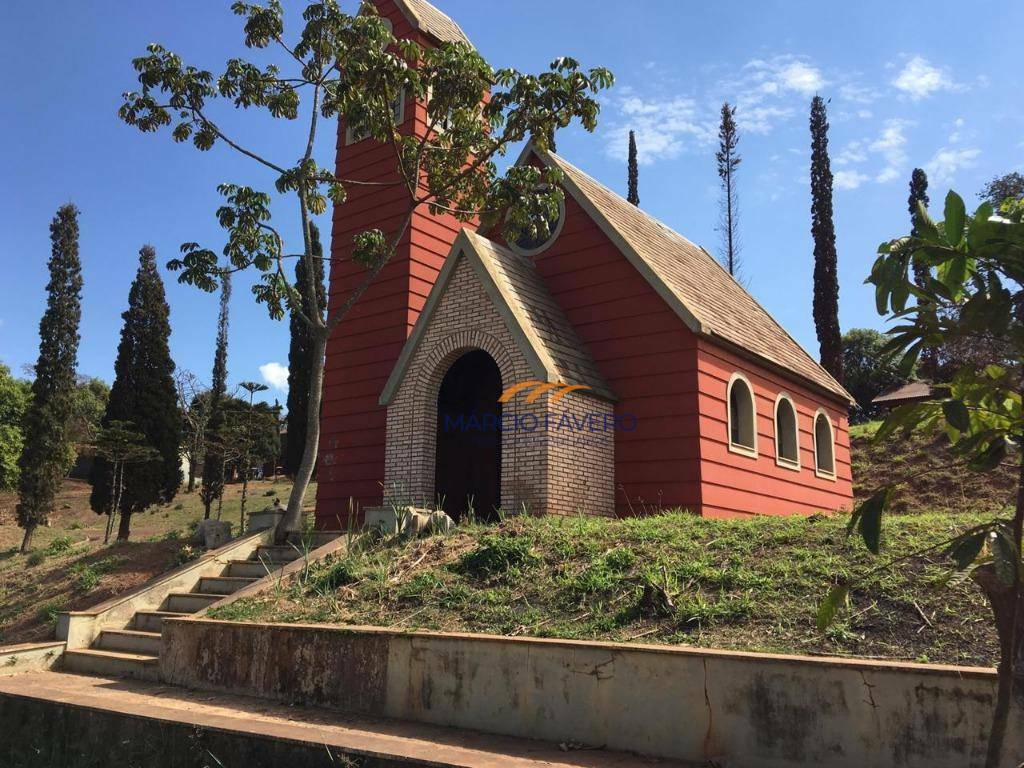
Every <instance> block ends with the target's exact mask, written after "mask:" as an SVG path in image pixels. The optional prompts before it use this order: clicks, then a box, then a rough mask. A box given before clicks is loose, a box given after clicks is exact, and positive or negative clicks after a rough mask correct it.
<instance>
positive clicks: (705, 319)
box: [519, 145, 854, 403]
mask: <svg viewBox="0 0 1024 768" xmlns="http://www.w3.org/2000/svg"><path fill="white" fill-rule="evenodd" d="M531 152H532V153H533V154H534V155H536V156H537V157H538V158H539V159H540V160H541V161H542V162H543V163H545V164H547V165H549V166H554V167H557V168H559V169H561V171H562V173H563V174H564V176H565V182H564V186H565V188H566V190H567V191H568V192H569V193H570V194H571V195H572V196H573V197H574V199H575V200H576V202H577V203H579V204H580V205H581V206H582V207H583V208H584V210H586V211H587V212H588V213H589V214H590V216H591V217H592V218H593V219H594V220H595V222H596V223H597V224H598V226H600V227H601V229H602V230H603V231H604V233H605V234H606V235H607V236H608V237H609V239H611V240H612V242H614V243H615V244H616V245H617V246H618V247H619V249H620V250H621V251H622V252H623V255H625V256H626V257H627V258H628V259H629V260H630V261H631V262H632V263H633V265H634V266H635V267H636V268H637V269H638V270H639V271H640V273H641V274H642V275H643V276H644V277H645V278H646V279H647V280H648V282H649V283H650V284H651V285H652V286H653V287H654V289H655V290H656V291H658V293H659V294H660V295H661V296H662V298H664V299H665V300H666V301H667V302H668V303H669V305H670V306H671V307H672V308H673V309H674V310H675V311H676V313H677V314H678V315H679V316H680V317H681V318H682V319H683V321H684V322H685V323H686V324H687V325H688V326H689V327H690V329H691V330H693V331H694V332H695V333H697V334H699V335H702V336H706V337H708V338H710V339H712V340H718V341H720V342H724V343H725V344H726V345H727V346H730V347H733V348H735V349H736V350H737V351H739V352H741V353H743V352H745V353H748V354H750V355H753V356H755V357H756V358H759V359H761V360H763V361H765V362H767V363H769V364H771V365H772V366H774V367H776V368H779V369H782V370H783V371H787V372H790V373H792V374H796V375H797V376H798V377H800V378H801V379H803V380H805V381H807V382H809V383H811V384H812V385H813V386H814V387H815V388H817V389H819V390H824V391H826V392H828V393H830V394H832V395H834V396H836V397H837V398H839V399H842V400H845V401H846V402H849V403H852V402H854V398H853V397H852V396H851V395H850V393H849V392H847V391H846V389H844V388H843V386H842V385H841V384H839V382H837V381H836V380H835V379H834V378H833V377H832V376H831V375H830V374H829V373H828V371H826V370H825V369H824V368H822V367H821V365H820V364H819V363H818V362H817V361H816V360H815V359H814V358H812V357H811V356H810V355H809V354H808V353H807V352H806V350H804V348H803V347H801V346H800V344H798V343H797V342H796V340H795V339H794V338H793V337H792V336H790V335H789V334H788V333H787V332H786V331H785V329H784V328H783V327H782V326H781V325H779V323H778V322H776V321H775V319H774V318H773V317H772V316H771V315H770V314H768V312H767V310H765V309H764V307H762V306H761V305H760V304H759V303H758V302H757V301H756V300H755V299H754V297H753V296H751V295H750V294H749V293H747V291H746V290H745V289H744V288H743V286H741V285H740V284H739V283H738V282H736V280H735V279H734V278H733V277H732V276H731V275H730V274H729V273H728V272H727V271H726V270H725V269H723V268H722V266H721V264H719V263H718V261H717V260H716V259H715V258H714V257H712V256H711V255H710V254H709V253H708V252H707V251H705V250H704V249H703V248H700V247H699V246H696V245H694V244H693V243H691V242H690V241H689V240H687V239H686V238H685V237H683V236H682V235H680V234H679V233H678V232H675V231H673V230H672V229H670V228H669V227H667V226H665V225H664V224H662V223H661V222H660V221H658V220H657V219H655V218H653V217H652V216H650V215H648V214H646V213H644V212H643V211H642V210H640V208H638V207H637V206H635V205H633V204H632V203H630V202H629V201H627V200H626V199H625V198H623V197H621V196H620V195H618V194H616V193H615V192H613V191H612V190H610V189H608V188H607V187H605V186H604V185H602V184H600V183H598V182H597V181H595V180H594V179H593V178H591V177H590V176H588V175H587V174H586V173H584V172H583V171H581V170H580V169H579V168H577V167H575V166H574V165H572V164H571V163H568V162H567V161H566V160H564V159H563V158H561V157H559V156H558V155H555V154H553V153H549V152H544V151H541V150H539V149H537V148H536V147H533V146H532V145H530V146H528V147H527V149H526V150H524V152H523V156H522V157H521V158H520V161H519V162H525V161H527V160H528V157H529V155H530V153H531Z"/></svg>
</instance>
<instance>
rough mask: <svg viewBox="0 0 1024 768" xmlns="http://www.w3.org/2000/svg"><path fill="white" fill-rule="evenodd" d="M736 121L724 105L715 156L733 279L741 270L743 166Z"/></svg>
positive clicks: (727, 258)
mask: <svg viewBox="0 0 1024 768" xmlns="http://www.w3.org/2000/svg"><path fill="white" fill-rule="evenodd" d="M735 118H736V107H733V106H730V105H729V102H725V103H724V104H722V121H721V124H720V125H719V126H718V151H717V152H716V153H715V161H716V162H717V164H718V178H719V179H721V181H722V201H721V208H722V213H721V216H722V220H721V223H720V224H719V229H720V231H721V233H722V261H723V262H724V263H725V266H726V268H727V269H728V270H729V274H730V275H732V276H733V277H735V276H736V273H737V272H739V268H740V261H739V238H738V236H737V224H738V219H739V209H738V207H737V201H736V169H737V168H739V165H740V155H739V153H738V152H737V151H736V148H737V146H738V145H739V143H740V135H739V131H738V130H737V129H736V119H735Z"/></svg>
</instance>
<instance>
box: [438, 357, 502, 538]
mask: <svg viewBox="0 0 1024 768" xmlns="http://www.w3.org/2000/svg"><path fill="white" fill-rule="evenodd" d="M500 396H501V371H500V370H499V368H498V365H497V363H495V362H494V358H492V357H491V356H490V355H489V354H487V353H486V352H484V351H483V350H482V349H477V350H474V351H472V352H467V353H466V354H464V355H462V357H460V358H459V359H457V360H456V361H455V362H454V363H453V364H452V366H451V368H449V369H448V372H447V373H446V374H445V375H444V379H443V380H442V381H441V389H440V392H439V393H438V396H437V456H436V463H435V464H434V466H435V471H434V486H435V493H436V497H437V499H438V503H439V504H441V506H442V507H443V509H444V511H445V512H447V513H448V514H449V515H451V516H452V517H453V518H454V519H456V520H459V519H460V518H462V517H464V516H465V514H466V512H467V511H468V510H469V508H470V506H472V509H473V511H474V514H475V515H476V517H477V518H478V519H491V518H493V517H495V509H496V508H497V507H498V506H499V505H500V503H501V429H500V426H501V404H500V403H499V402H498V398H499V397H500Z"/></svg>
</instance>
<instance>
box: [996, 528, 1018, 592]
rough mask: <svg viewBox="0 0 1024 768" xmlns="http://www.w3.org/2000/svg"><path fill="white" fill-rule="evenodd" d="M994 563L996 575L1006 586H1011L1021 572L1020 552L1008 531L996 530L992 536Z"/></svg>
mask: <svg viewBox="0 0 1024 768" xmlns="http://www.w3.org/2000/svg"><path fill="white" fill-rule="evenodd" d="M992 565H993V567H994V568H995V569H996V576H997V577H998V578H999V581H1001V582H1002V583H1003V584H1005V585H1006V586H1008V587H1009V586H1011V585H1012V584H1013V583H1014V581H1015V580H1016V578H1017V574H1018V573H1019V572H1020V567H1021V563H1020V553H1018V552H1017V548H1016V547H1015V546H1014V543H1013V538H1012V537H1011V536H1010V535H1009V534H1008V533H1007V532H1006V531H1002V530H999V531H996V532H995V534H994V536H993V537H992Z"/></svg>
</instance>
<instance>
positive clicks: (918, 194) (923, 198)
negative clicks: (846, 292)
mask: <svg viewBox="0 0 1024 768" xmlns="http://www.w3.org/2000/svg"><path fill="white" fill-rule="evenodd" d="M928 203H929V200H928V174H926V173H925V172H924V170H923V169H921V168H915V169H914V171H913V172H912V173H911V174H910V195H909V196H908V197H907V210H908V212H909V213H910V236H911V237H920V236H921V231H920V227H919V223H920V212H919V208H918V206H919V205H923V206H925V207H927V206H928ZM912 265H913V270H914V282H915V283H917V284H918V285H924V284H925V279H926V278H927V277H928V273H929V271H930V270H929V269H928V265H927V264H925V263H924V262H923V261H922V260H917V261H913V262H912ZM918 368H919V370H920V372H921V375H923V376H924V377H925V378H927V379H933V378H935V375H936V373H937V370H936V369H937V368H938V352H937V350H936V349H935V348H934V347H930V346H926V347H924V348H922V350H921V357H920V362H919V365H918Z"/></svg>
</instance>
